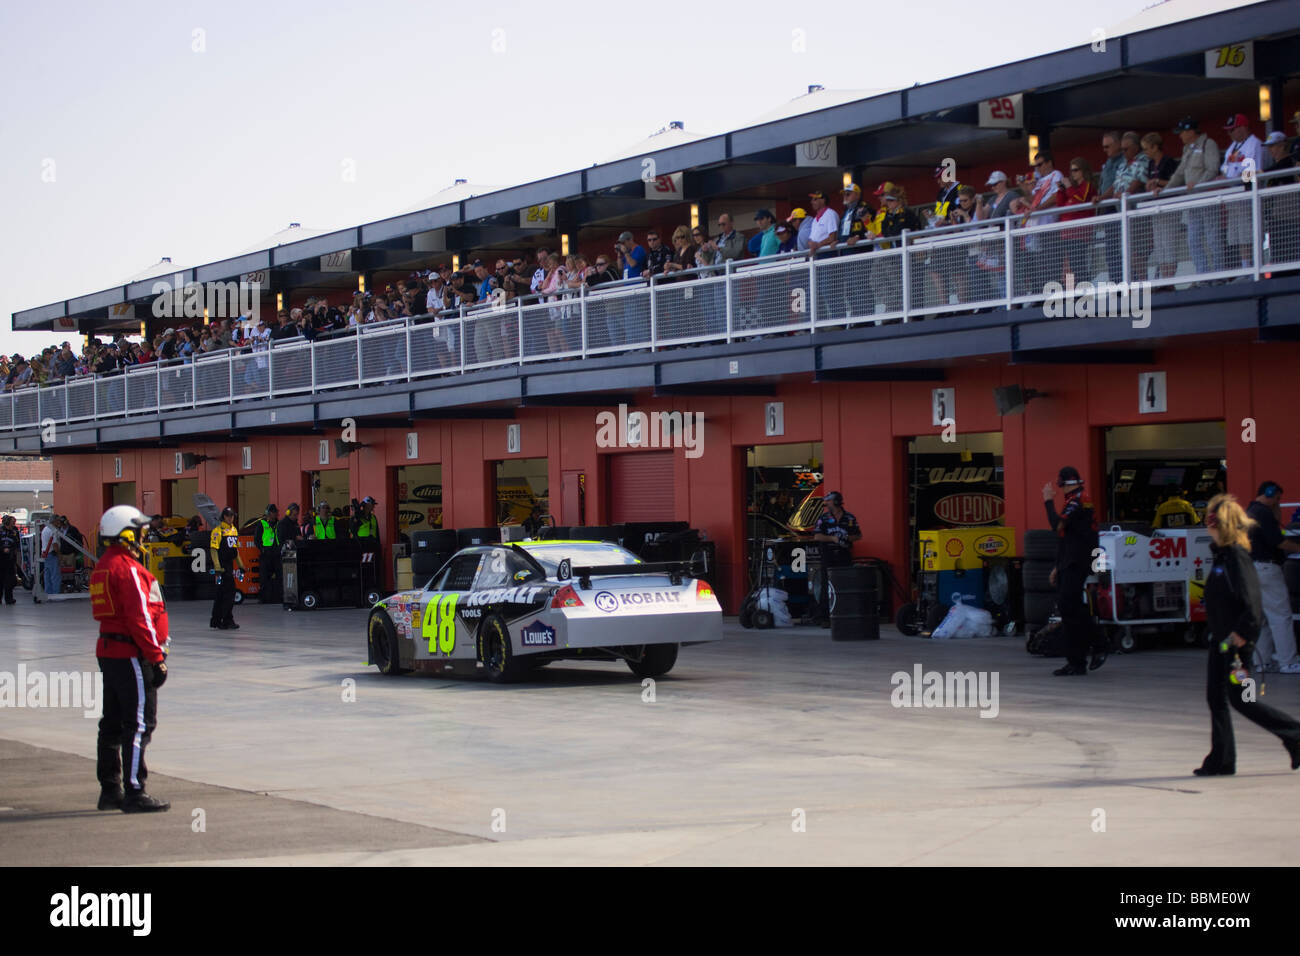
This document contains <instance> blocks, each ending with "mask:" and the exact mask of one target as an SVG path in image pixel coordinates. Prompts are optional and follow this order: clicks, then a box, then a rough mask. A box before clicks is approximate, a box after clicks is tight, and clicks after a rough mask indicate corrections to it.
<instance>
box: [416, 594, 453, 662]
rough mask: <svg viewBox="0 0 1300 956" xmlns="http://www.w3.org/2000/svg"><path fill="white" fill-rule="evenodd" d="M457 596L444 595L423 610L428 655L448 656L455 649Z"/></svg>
mask: <svg viewBox="0 0 1300 956" xmlns="http://www.w3.org/2000/svg"><path fill="white" fill-rule="evenodd" d="M458 597H460V595H459V594H444V595H443V596H442V599H441V600H439V599H437V598H435V599H434V600H431V601H430V602H429V606H428V607H426V608H425V609H424V625H423V631H424V636H425V637H427V638H428V639H429V653H430V654H439V653H442V654H450V653H451V652H452V651H454V650H455V649H456V599H457V598H458Z"/></svg>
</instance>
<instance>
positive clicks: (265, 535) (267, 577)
mask: <svg viewBox="0 0 1300 956" xmlns="http://www.w3.org/2000/svg"><path fill="white" fill-rule="evenodd" d="M279 525H280V509H279V508H277V507H276V506H275V505H273V504H271V505H267V506H266V514H264V515H262V517H260V518H258V519H257V526H256V528H255V529H254V532H253V533H254V534H256V535H257V575H258V600H259V601H261V603H263V604H279V603H280V528H279Z"/></svg>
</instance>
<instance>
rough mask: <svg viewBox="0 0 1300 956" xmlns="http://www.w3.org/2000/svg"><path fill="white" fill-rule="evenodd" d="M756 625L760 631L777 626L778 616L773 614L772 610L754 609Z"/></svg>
mask: <svg viewBox="0 0 1300 956" xmlns="http://www.w3.org/2000/svg"><path fill="white" fill-rule="evenodd" d="M754 626H755V627H756V628H758V629H759V630H760V631H766V630H768V629H770V628H773V627H776V618H775V617H773V616H772V612H771V611H764V610H763V609H762V608H755V609H754Z"/></svg>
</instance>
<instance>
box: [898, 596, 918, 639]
mask: <svg viewBox="0 0 1300 956" xmlns="http://www.w3.org/2000/svg"><path fill="white" fill-rule="evenodd" d="M924 623H925V622H924V621H922V620H921V612H920V611H919V610H918V609H917V607H916V605H915V604H904V605H903V606H902V607H900V608H899V609H898V613H897V614H896V615H895V616H894V626H895V627H896V628H898V630H899V633H901V634H906V635H907V636H908V637H916V635H918V634H920V633H921V625H922V624H924Z"/></svg>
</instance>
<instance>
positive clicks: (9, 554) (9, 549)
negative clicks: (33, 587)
mask: <svg viewBox="0 0 1300 956" xmlns="http://www.w3.org/2000/svg"><path fill="white" fill-rule="evenodd" d="M21 547H22V535H21V534H19V532H18V522H17V521H16V520H15V519H14V516H13V515H5V516H4V519H3V520H0V594H2V595H3V596H4V602H5V604H17V603H18V602H17V601H15V600H14V584H15V583H16V582H17V579H18V562H19V554H20V551H19V549H20V548H21Z"/></svg>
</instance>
